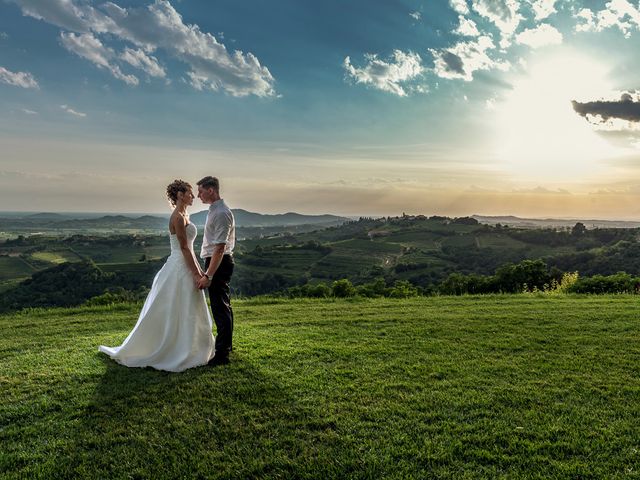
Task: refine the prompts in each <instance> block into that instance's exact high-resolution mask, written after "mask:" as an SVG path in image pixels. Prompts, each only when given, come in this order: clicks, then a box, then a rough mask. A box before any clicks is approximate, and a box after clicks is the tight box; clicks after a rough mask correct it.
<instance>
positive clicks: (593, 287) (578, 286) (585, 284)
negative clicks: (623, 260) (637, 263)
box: [568, 272, 640, 293]
mask: <svg viewBox="0 0 640 480" xmlns="http://www.w3.org/2000/svg"><path fill="white" fill-rule="evenodd" d="M639 286H640V278H638V277H633V276H631V275H629V274H628V273H624V272H618V273H616V274H615V275H607V276H605V275H594V276H592V277H584V278H580V279H579V280H577V281H576V282H575V283H574V284H573V285H571V287H570V288H569V289H568V291H570V292H572V293H638V288H639Z"/></svg>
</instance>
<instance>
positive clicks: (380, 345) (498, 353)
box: [0, 296, 640, 479]
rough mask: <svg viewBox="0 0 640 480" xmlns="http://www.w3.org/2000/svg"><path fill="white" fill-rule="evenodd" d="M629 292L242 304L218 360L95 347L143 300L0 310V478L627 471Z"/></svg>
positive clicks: (638, 371)
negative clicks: (168, 368)
mask: <svg viewBox="0 0 640 480" xmlns="http://www.w3.org/2000/svg"><path fill="white" fill-rule="evenodd" d="M637 306H638V297H633V296H615V297H614V296H600V297H537V296H486V297H432V298H416V299H412V300H402V301H400V300H389V299H386V300H354V301H331V300H325V301H320V300H318V301H313V300H300V301H284V300H283V301H279V300H273V301H268V300H261V301H260V300H254V301H250V300H247V301H239V302H236V304H235V314H236V332H235V341H234V347H235V350H234V352H233V353H232V363H231V364H230V365H228V366H225V367H218V368H208V367H202V368H196V369H192V370H190V371H186V372H183V373H180V374H168V373H164V372H158V371H154V370H152V369H128V368H125V367H122V366H119V365H117V364H115V363H113V362H112V361H110V360H108V359H107V358H105V356H103V355H101V354H98V353H97V346H98V345H99V344H107V345H116V344H118V343H120V342H121V341H122V340H123V339H124V338H125V336H126V335H127V333H128V331H129V330H130V328H131V327H132V325H133V323H134V322H135V319H136V317H137V311H138V309H139V306H137V305H122V306H116V307H102V308H93V309H89V308H75V309H54V310H37V311H30V312H23V313H21V314H15V315H6V316H0V328H1V329H2V333H3V334H2V336H1V338H0V359H1V365H2V370H1V371H0V384H1V385H0V440H1V444H2V449H0V476H1V477H2V478H47V479H49V478H70V477H76V478H241V479H245V478H273V479H275V478H323V479H326V478H372V479H373V478H454V479H464V478H510V479H512V478H527V479H532V478H539V479H552V478H557V479H568V478H574V479H587V478H594V479H595V478H640V408H639V405H640V312H639V309H638V308H637Z"/></svg>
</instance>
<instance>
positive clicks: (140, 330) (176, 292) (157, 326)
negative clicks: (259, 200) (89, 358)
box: [99, 180, 214, 372]
mask: <svg viewBox="0 0 640 480" xmlns="http://www.w3.org/2000/svg"><path fill="white" fill-rule="evenodd" d="M167 197H168V198H169V201H170V202H171V204H172V206H173V207H175V208H174V210H173V213H172V214H171V218H170V220H169V233H170V235H169V239H170V243H171V255H169V258H168V259H167V262H166V263H165V264H164V266H163V267H162V268H161V269H160V271H159V272H158V273H157V274H156V276H155V278H154V279H153V284H152V286H151V291H150V292H149V295H148V296H147V299H146V300H145V302H144V306H143V307H142V311H141V312H140V316H139V318H138V322H137V323H136V325H135V327H133V330H132V331H131V333H129V336H128V337H127V338H126V339H125V341H124V343H123V344H122V345H120V346H119V347H105V346H104V345H101V346H100V347H99V351H101V352H103V353H106V354H107V355H109V356H110V357H111V358H113V359H114V360H115V361H117V362H118V363H121V364H122V365H126V366H127V367H153V368H156V369H158V370H167V371H170V372H181V371H183V370H186V369H187V368H191V367H195V366H198V365H205V364H206V363H207V362H208V361H209V360H210V359H211V358H212V357H213V354H214V338H213V333H212V321H211V313H210V312H209V308H208V307H207V303H206V300H205V296H204V290H199V289H198V288H197V286H196V282H197V281H198V280H199V279H200V278H201V277H202V270H201V268H200V265H199V264H198V262H197V261H196V258H195V255H194V253H193V241H194V239H195V238H196V233H197V229H196V227H195V225H194V224H192V223H190V222H189V216H188V214H187V207H188V206H190V205H192V204H193V199H194V195H193V191H192V189H191V185H189V184H188V183H187V182H184V181H182V180H175V181H174V182H173V183H172V184H171V185H169V186H168V187H167Z"/></svg>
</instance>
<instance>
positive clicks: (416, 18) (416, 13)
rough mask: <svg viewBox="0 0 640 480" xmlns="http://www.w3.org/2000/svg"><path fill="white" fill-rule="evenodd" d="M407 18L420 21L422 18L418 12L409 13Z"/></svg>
mask: <svg viewBox="0 0 640 480" xmlns="http://www.w3.org/2000/svg"><path fill="white" fill-rule="evenodd" d="M409 16H410V17H411V18H413V19H414V20H420V19H421V18H422V14H421V13H420V12H411V13H410V14H409Z"/></svg>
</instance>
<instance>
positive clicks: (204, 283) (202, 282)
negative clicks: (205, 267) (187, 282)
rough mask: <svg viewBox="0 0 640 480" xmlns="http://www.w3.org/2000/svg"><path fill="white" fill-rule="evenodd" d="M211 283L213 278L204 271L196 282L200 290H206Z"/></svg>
mask: <svg viewBox="0 0 640 480" xmlns="http://www.w3.org/2000/svg"><path fill="white" fill-rule="evenodd" d="M209 285H211V280H210V279H209V278H208V277H207V276H206V275H205V274H204V273H203V274H202V276H201V277H200V279H199V280H198V281H197V282H196V286H197V287H198V288H199V289H200V290H204V289H205V288H209Z"/></svg>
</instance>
